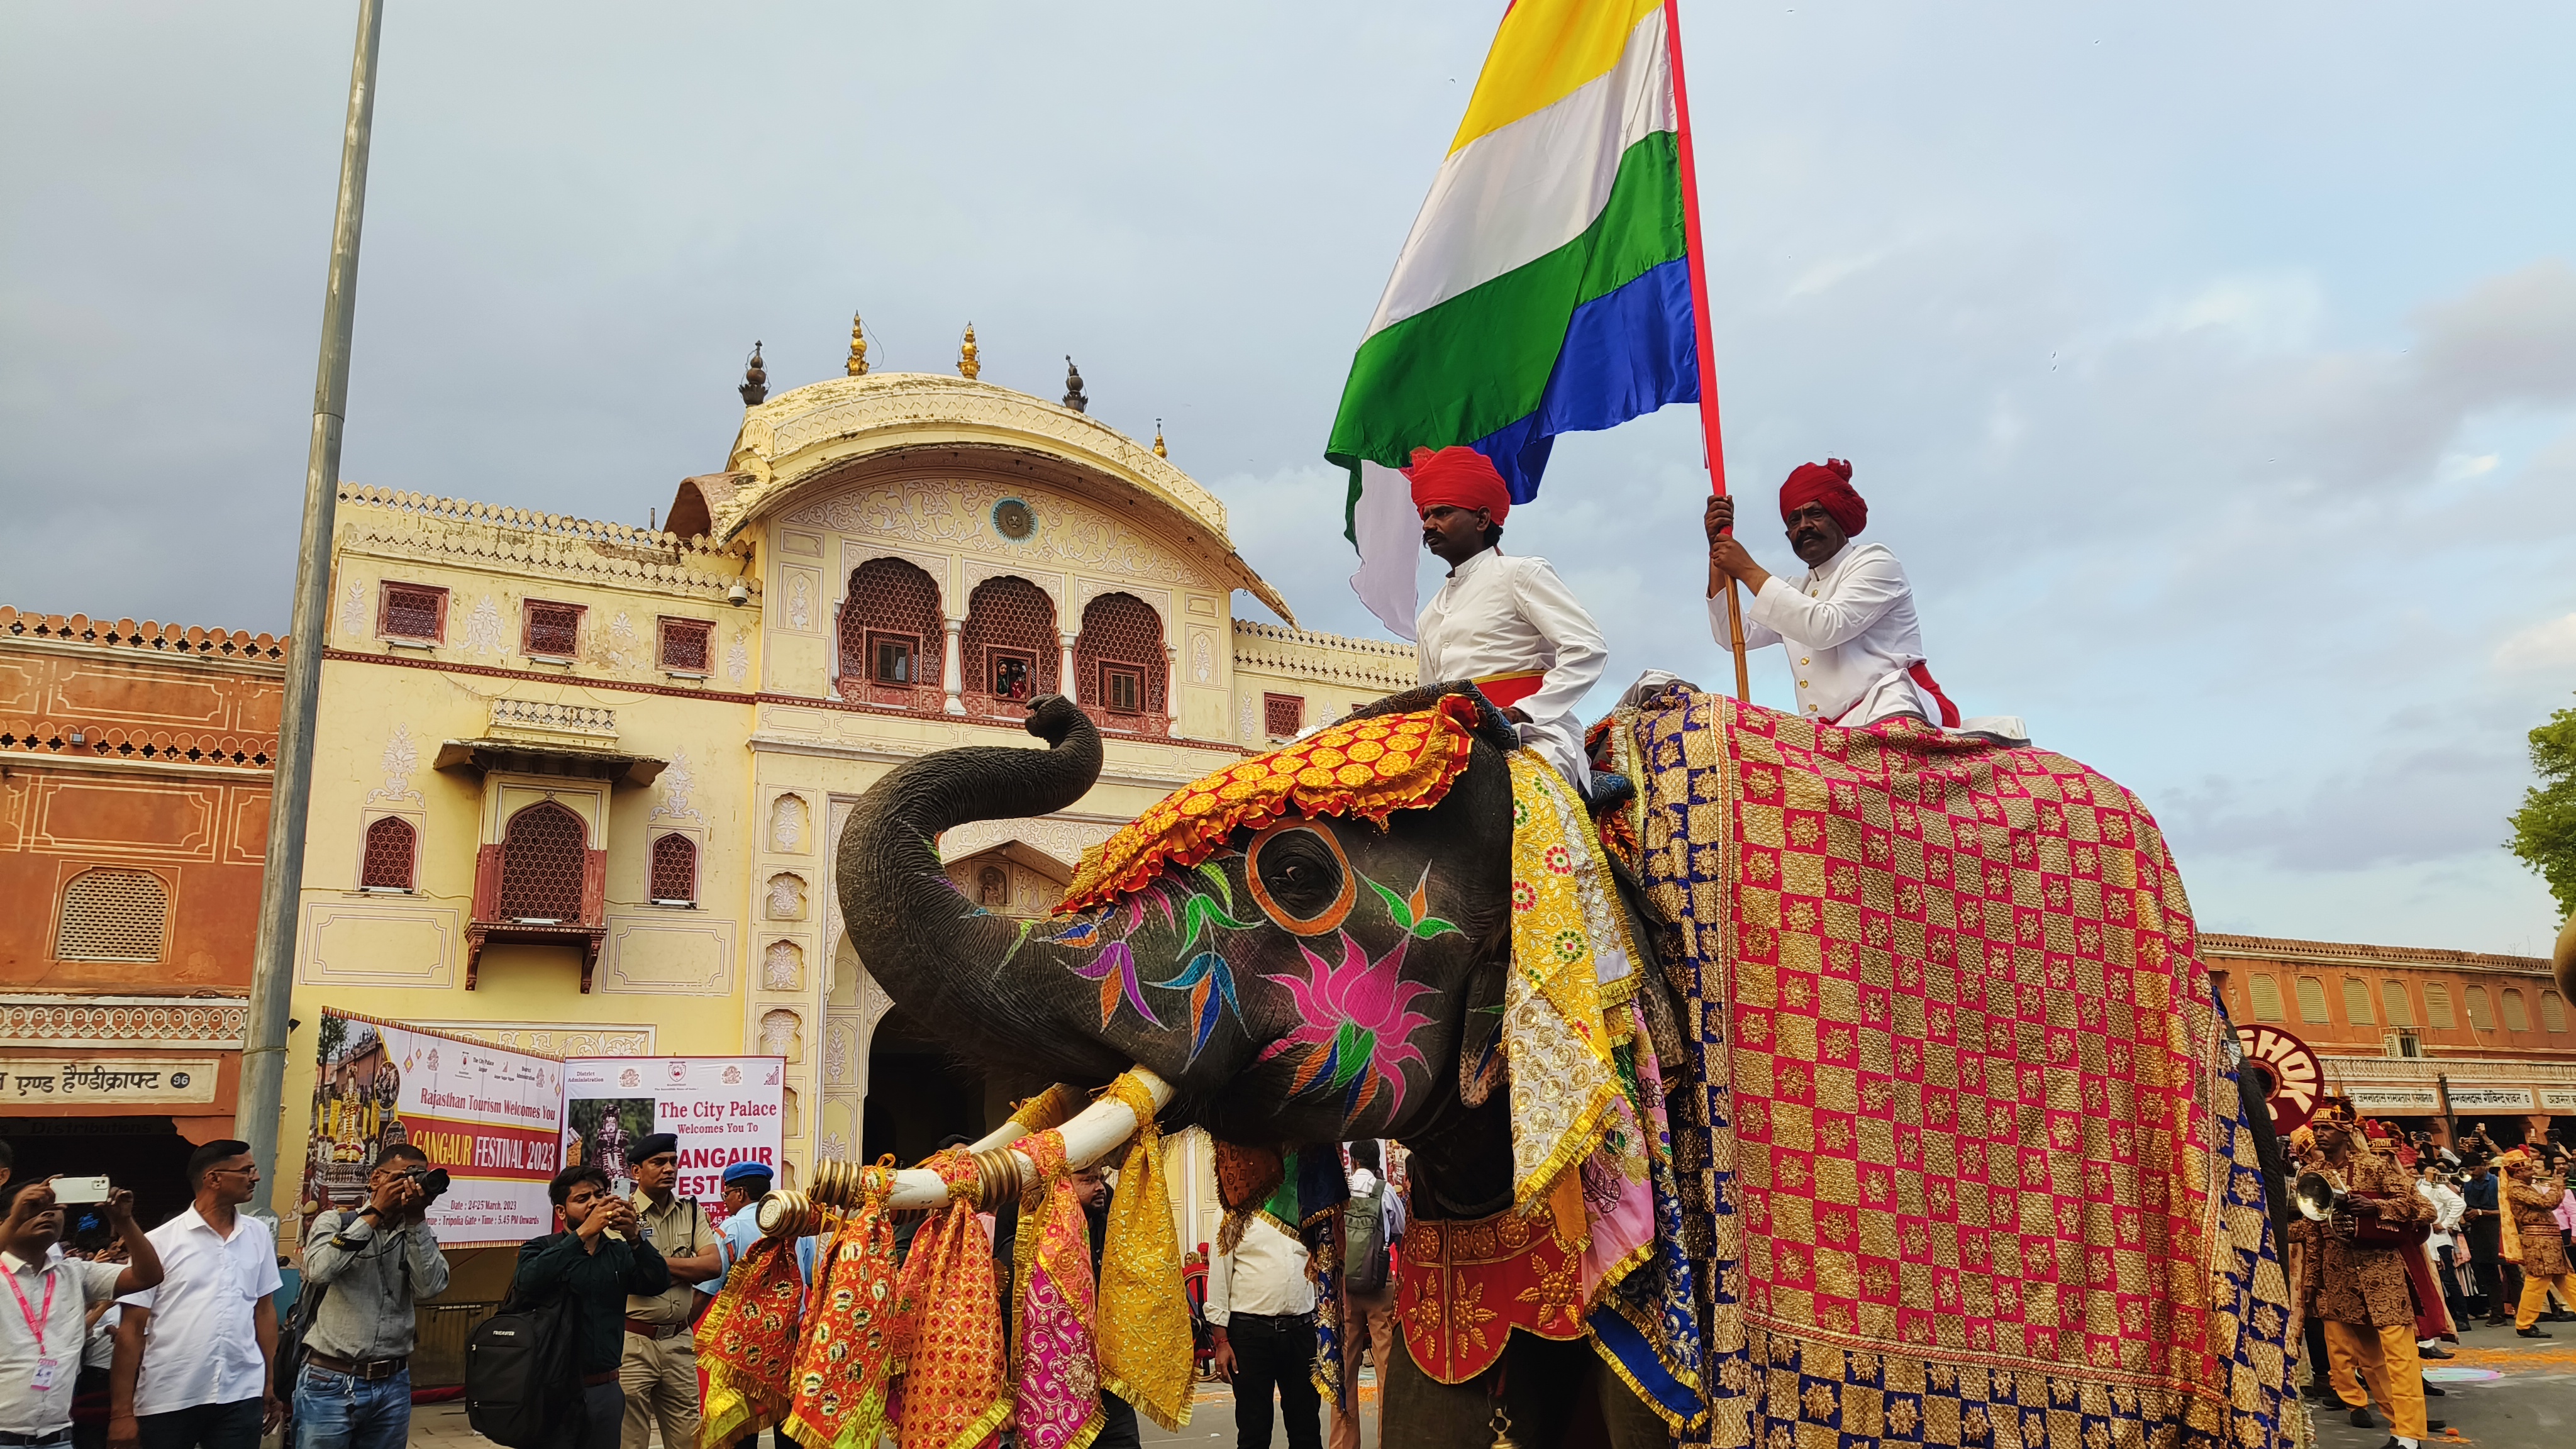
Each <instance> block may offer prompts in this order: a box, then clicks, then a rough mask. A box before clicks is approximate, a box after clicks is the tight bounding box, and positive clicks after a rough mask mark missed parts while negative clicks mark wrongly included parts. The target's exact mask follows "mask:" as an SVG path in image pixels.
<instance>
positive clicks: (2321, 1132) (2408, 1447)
mask: <svg viewBox="0 0 2576 1449" xmlns="http://www.w3.org/2000/svg"><path fill="white" fill-rule="evenodd" d="M2309 1132H2310V1133H2312V1134H2313V1136H2314V1140H2315V1145H2314V1148H2313V1150H2312V1151H2311V1152H2310V1154H2309V1156H2308V1159H2307V1160H2306V1161H2305V1162H2303V1163H2302V1164H2301V1168H2302V1170H2304V1171H2310V1172H2321V1173H2323V1174H2325V1176H2326V1177H2327V1179H2328V1180H2329V1181H2331V1182H2333V1183H2335V1185H2336V1186H2338V1187H2340V1188H2342V1189H2343V1190H2344V1192H2345V1193H2346V1198H2345V1202H2344V1206H2345V1208H2346V1211H2343V1212H2338V1213H2336V1214H2335V1215H2334V1216H2333V1217H2331V1218H2329V1219H2327V1220H2325V1221H2323V1222H2311V1221H2307V1220H2306V1219H2304V1218H2302V1219H2301V1220H2300V1221H2298V1222H2296V1223H2293V1224H2292V1225H2291V1227H2290V1234H2291V1237H2292V1239H2293V1240H2294V1241H2299V1242H2302V1243H2304V1244H2305V1253H2304V1256H2305V1257H2306V1259H2307V1261H2308V1262H2310V1263H2313V1264H2314V1265H2315V1266H2314V1267H2313V1268H2312V1269H2310V1270H2309V1271H2307V1272H2306V1273H2303V1274H2302V1275H2301V1276H2302V1277H2304V1278H2305V1279H2306V1280H2307V1281H2306V1285H2305V1286H2306V1289H2307V1291H2308V1292H2309V1293H2311V1294H2312V1295H2313V1297H2312V1301H2311V1302H2310V1304H2309V1307H2308V1311H2309V1312H2310V1313H2312V1314H2314V1315H2315V1316H2316V1317H2317V1319H2318V1320H2319V1321H2320V1322H2321V1323H2322V1324H2323V1325H2324V1328H2325V1338H2326V1363H2327V1365H2328V1367H2329V1369H2330V1370H2331V1371H2332V1378H2331V1382H2332V1383H2333V1385H2334V1389H2335V1392H2336V1393H2337V1394H2338V1395H2340V1396H2341V1397H2342V1399H2343V1401H2344V1402H2345V1403H2346V1404H2348V1405H2350V1406H2351V1407H2352V1422H2353V1423H2354V1424H2355V1425H2356V1426H2358V1427H2362V1428H2368V1427H2370V1426H2371V1425H2373V1424H2375V1423H2376V1422H2377V1421H2376V1420H2374V1419H2373V1418H2372V1417H2371V1414H2370V1404H2371V1400H2373V1399H2377V1400H2378V1401H2379V1404H2380V1407H2381V1408H2382V1410H2383V1411H2385V1412H2386V1413H2387V1415H2388V1420H2389V1432H2390V1434H2391V1436H2392V1437H2391V1438H2390V1440H2389V1441H2388V1442H2389V1443H2390V1444H2393V1445H2396V1446H2398V1449H2419V1446H2420V1445H2421V1444H2422V1443H2423V1440H2424V1436H2425V1435H2426V1434H2427V1433H2429V1432H2431V1431H2432V1430H2435V1429H2439V1428H2441V1427H2443V1425H2442V1422H2441V1421H2440V1420H2438V1419H2436V1420H2427V1419H2426V1418H2425V1416H2424V1370H2423V1364H2422V1361H2421V1360H2420V1359H2419V1358H2418V1357H2417V1356H2416V1352H2415V1301H2414V1298H2413V1296H2412V1295H2411V1294H2410V1293H2409V1292H2408V1290H2407V1283H2406V1262H2405V1259H2404V1258H2403V1257H2401V1256H2400V1254H2403V1253H2408V1252H2412V1251H2414V1249H2413V1248H2412V1247H2409V1246H2401V1245H2399V1244H2397V1243H2392V1242H2384V1241H2374V1239H2385V1238H2388V1237H2390V1236H2392V1235H2396V1236H2402V1235H2403V1233H2404V1231H2405V1230H2407V1229H2411V1228H2415V1227H2418V1226H2419V1225H2422V1226H2429V1225H2430V1224H2431V1222H2432V1219H2433V1205H2432V1204H2431V1203H2428V1202H2426V1201H2425V1200H2424V1199H2423V1198H2421V1197H2418V1196H2417V1195H2416V1193H2415V1189H2414V1185H2413V1184H2412V1183H2410V1182H2408V1181H2407V1178H2406V1172H2405V1169H2403V1168H2401V1167H2399V1166H2398V1165H2397V1163H2396V1160H2395V1159H2393V1158H2389V1157H2383V1156H2381V1155H2380V1154H2378V1153H2376V1152H2373V1151H2372V1150H2371V1149H2370V1143H2369V1141H2368V1139H2366V1138H2365V1137H2364V1136H2363V1135H2362V1133H2361V1130H2360V1129H2359V1128H2358V1127H2357V1126H2356V1125H2355V1124H2353V1123H2351V1122H2348V1121H2342V1120H2338V1119H2334V1118H2326V1117H2320V1118H2319V1119H2318V1120H2316V1121H2314V1122H2312V1123H2310V1124H2309ZM2383 1449H2385V1446H2383Z"/></svg>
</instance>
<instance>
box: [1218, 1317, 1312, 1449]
mask: <svg viewBox="0 0 2576 1449" xmlns="http://www.w3.org/2000/svg"><path fill="white" fill-rule="evenodd" d="M1225 1338H1226V1342H1227V1343H1229V1344H1232V1345H1233V1346H1234V1442H1235V1445H1236V1449H1270V1395H1271V1392H1272V1390H1274V1389H1275V1390H1277V1391H1278V1394H1279V1410H1280V1413H1281V1415H1282V1416H1283V1417H1285V1418H1286V1420H1287V1424H1288V1449H1324V1424H1323V1418H1322V1416H1321V1410H1322V1406H1323V1401H1324V1400H1323V1395H1321V1394H1318V1393H1316V1392H1315V1380H1314V1377H1313V1374H1314V1367H1315V1321H1314V1320H1313V1319H1311V1318H1303V1317H1299V1318H1267V1317H1263V1316H1261V1315H1258V1314H1251V1313H1237V1314H1234V1315H1232V1317H1231V1319H1230V1321H1229V1322H1228V1323H1227V1324H1226V1326H1225Z"/></svg>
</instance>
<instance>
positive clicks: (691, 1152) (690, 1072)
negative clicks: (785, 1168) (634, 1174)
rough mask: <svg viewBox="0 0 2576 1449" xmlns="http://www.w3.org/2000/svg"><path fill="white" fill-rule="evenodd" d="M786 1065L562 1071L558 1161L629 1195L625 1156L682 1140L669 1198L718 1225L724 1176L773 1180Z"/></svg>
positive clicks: (684, 1063)
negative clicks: (687, 1203)
mask: <svg viewBox="0 0 2576 1449" xmlns="http://www.w3.org/2000/svg"><path fill="white" fill-rule="evenodd" d="M786 1065H787V1062H786V1059H785V1058H784V1057H572V1058H570V1059H568V1060H566V1061H565V1062H564V1144H563V1148H564V1160H565V1161H566V1162H588V1163H594V1164H596V1165H598V1166H599V1167H600V1168H601V1169H602V1170H604V1171H605V1172H607V1174H608V1179H609V1182H610V1183H611V1184H612V1185H614V1186H615V1187H616V1189H617V1190H618V1191H619V1192H620V1193H626V1192H631V1191H633V1190H634V1182H633V1179H632V1178H631V1177H630V1176H629V1175H628V1174H629V1169H628V1167H627V1165H626V1150H627V1148H629V1147H630V1146H632V1145H633V1144H634V1143H635V1142H636V1141H637V1140H638V1139H639V1138H642V1137H644V1136H646V1135H648V1134H650V1133H655V1132H668V1133H670V1134H672V1135H673V1136H675V1137H677V1138H678V1139H679V1153H680V1180H679V1181H678V1182H677V1183H676V1184H674V1185H673V1188H672V1190H673V1191H674V1192H676V1193H678V1194H679V1195H680V1196H682V1197H693V1198H696V1199H698V1200H699V1201H700V1202H702V1203H704V1204H705V1205H706V1209H707V1215H708V1216H709V1217H712V1218H717V1219H719V1220H720V1219H721V1218H722V1217H723V1215H724V1205H723V1201H722V1199H723V1196H724V1182H723V1174H724V1170H725V1168H726V1167H727V1166H729V1165H731V1164H733V1163H736V1162H744V1161H750V1162H763V1163H767V1164H769V1165H770V1167H771V1168H772V1169H773V1170H774V1169H775V1168H776V1167H777V1164H778V1155H779V1150H780V1148H781V1146H782V1145H783V1140H784V1139H783V1138H782V1136H781V1131H780V1123H781V1120H782V1116H783V1105H784V1102H785V1098H786V1085H785V1075H786Z"/></svg>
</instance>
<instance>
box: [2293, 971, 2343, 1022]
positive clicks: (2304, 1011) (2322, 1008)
mask: <svg viewBox="0 0 2576 1449" xmlns="http://www.w3.org/2000/svg"><path fill="white" fill-rule="evenodd" d="M2299 1020H2301V1021H2312V1022H2319V1023H2325V1022H2331V1021H2333V1020H2334V1018H2333V1017H2330V1016H2328V1015H2326V984H2325V983H2324V982H2322V981H2319V980H2318V979H2317V978H2315V977H2313V976H2302V977H2300V978H2299Z"/></svg>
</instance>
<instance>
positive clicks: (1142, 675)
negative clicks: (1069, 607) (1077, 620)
mask: <svg viewBox="0 0 2576 1449" xmlns="http://www.w3.org/2000/svg"><path fill="white" fill-rule="evenodd" d="M1073 662H1074V667H1075V668H1076V669H1077V670H1078V671H1079V674H1078V675H1077V678H1078V680H1079V687H1080V689H1081V691H1082V695H1081V698H1082V702H1083V703H1084V704H1085V705H1087V706H1089V707H1090V708H1091V710H1092V712H1093V714H1094V715H1104V714H1105V715H1106V716H1107V717H1108V725H1109V728H1111V729H1121V730H1137V731H1140V732H1142V733H1146V734H1164V733H1168V732H1169V728H1170V720H1169V718H1168V717H1167V716H1166V715H1165V714H1164V708H1163V691H1164V688H1165V685H1166V683H1167V682H1168V681H1167V676H1168V675H1169V673H1170V667H1169V664H1168V662H1167V661H1166V660H1165V658H1164V656H1163V619H1162V616H1161V615H1159V614H1157V613H1155V612H1154V611H1153V609H1152V608H1150V607H1148V606H1147V605H1146V603H1145V601H1144V600H1143V599H1140V598H1137V597H1136V596H1135V595H1134V594H1102V595H1101V596H1100V597H1099V598H1096V599H1094V600H1092V601H1091V603H1090V604H1089V605H1088V606H1087V607H1085V608H1084V609H1083V611H1082V637H1081V638H1079V639H1077V640H1075V641H1074V645H1073Z"/></svg>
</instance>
